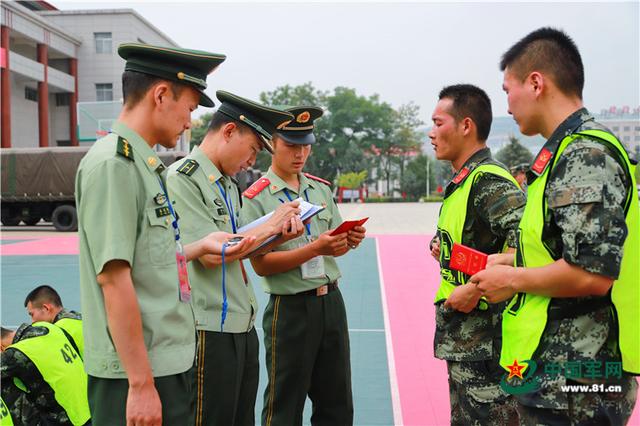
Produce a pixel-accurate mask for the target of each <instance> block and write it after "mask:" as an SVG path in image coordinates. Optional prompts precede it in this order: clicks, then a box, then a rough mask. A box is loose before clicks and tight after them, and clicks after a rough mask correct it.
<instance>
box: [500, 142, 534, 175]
mask: <svg viewBox="0 0 640 426" xmlns="http://www.w3.org/2000/svg"><path fill="white" fill-rule="evenodd" d="M496 159H497V160H498V161H500V162H501V163H503V164H504V165H505V166H507V167H513V166H517V165H518V164H522V163H527V164H531V161H532V160H533V155H532V154H531V151H529V150H528V149H527V148H526V147H525V146H524V145H522V144H521V143H520V141H519V140H518V138H517V137H515V136H513V135H511V136H509V143H508V144H507V145H506V146H505V147H504V148H502V149H501V150H500V151H498V153H497V154H496Z"/></svg>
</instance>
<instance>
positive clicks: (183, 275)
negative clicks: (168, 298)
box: [176, 241, 191, 303]
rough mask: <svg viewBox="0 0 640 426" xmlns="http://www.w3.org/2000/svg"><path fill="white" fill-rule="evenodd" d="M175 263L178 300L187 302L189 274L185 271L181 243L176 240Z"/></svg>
mask: <svg viewBox="0 0 640 426" xmlns="http://www.w3.org/2000/svg"><path fill="white" fill-rule="evenodd" d="M176 265H177V266H178V289H179V290H180V301H181V302H183V303H189V302H190V301H191V286H190V285H189V274H188V272H187V258H186V257H185V255H184V250H183V249H182V244H180V242H179V241H176Z"/></svg>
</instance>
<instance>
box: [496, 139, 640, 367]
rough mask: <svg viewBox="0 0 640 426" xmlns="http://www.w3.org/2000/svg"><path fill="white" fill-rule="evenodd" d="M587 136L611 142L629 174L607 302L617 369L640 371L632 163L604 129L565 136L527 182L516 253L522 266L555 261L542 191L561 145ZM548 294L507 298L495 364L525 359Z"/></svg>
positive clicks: (638, 235) (637, 220) (639, 249)
mask: <svg viewBox="0 0 640 426" xmlns="http://www.w3.org/2000/svg"><path fill="white" fill-rule="evenodd" d="M585 136H586V137H589V138H592V139H594V138H595V139H600V140H603V141H604V142H605V143H606V144H607V146H611V147H613V148H614V149H615V150H616V151H617V152H618V154H619V155H618V157H619V158H620V159H621V160H622V162H623V164H622V165H623V166H624V167H625V168H626V173H627V175H628V176H629V177H630V179H631V188H630V190H629V191H628V193H627V200H626V205H625V222H626V224H627V229H628V234H627V238H626V240H625V243H624V247H623V257H622V265H621V269H620V275H619V277H618V279H617V280H616V281H615V282H614V283H613V287H612V289H611V292H610V295H609V296H608V297H610V301H611V303H612V305H613V311H614V313H615V315H616V316H617V324H618V336H619V338H618V344H619V348H620V353H621V356H622V369H623V370H624V371H626V372H629V373H632V374H640V320H638V318H639V317H640V270H639V264H640V261H639V259H640V230H639V228H640V217H639V216H638V189H637V187H636V179H635V167H636V166H635V164H632V163H631V161H630V160H629V156H628V154H627V152H626V150H625V149H624V147H623V146H622V145H621V144H620V142H619V141H618V140H617V139H616V138H615V137H614V136H613V135H612V134H610V133H608V132H605V131H603V130H595V129H594V130H583V131H581V132H578V133H575V134H572V135H569V136H567V137H565V138H564V139H563V140H562V141H561V142H560V146H559V147H558V152H557V153H556V154H555V158H554V159H553V160H552V161H553V162H552V164H551V165H548V166H547V167H546V169H545V170H544V172H543V174H542V175H540V176H539V177H538V178H537V179H536V180H535V181H534V182H533V183H532V184H531V185H529V187H528V194H527V205H526V207H525V210H524V214H523V216H522V220H521V221H520V226H519V230H518V235H519V242H518V252H519V253H518V257H520V258H521V259H522V264H523V266H525V267H529V268H535V267H541V266H545V265H548V264H551V263H553V262H555V259H553V258H552V257H551V255H550V254H549V252H548V251H547V249H546V248H545V245H544V242H543V241H542V231H543V227H544V218H545V216H546V212H547V203H546V199H545V196H544V190H545V187H546V184H547V180H548V178H549V173H550V170H551V169H553V166H554V165H555V163H556V161H557V159H558V158H559V157H560V155H561V154H562V152H563V151H564V150H565V148H566V147H567V146H568V145H569V144H570V143H571V142H573V141H574V140H575V139H577V138H583V137H585ZM550 302H551V298H549V297H545V296H538V295H533V294H528V293H519V294H517V295H516V296H514V298H513V299H512V300H511V301H510V302H509V304H508V305H507V307H506V308H505V311H504V314H503V316H502V353H501V357H500V365H502V366H503V367H504V368H505V369H506V368H507V365H509V364H511V363H513V361H514V360H517V361H518V362H522V361H526V360H529V359H531V357H533V355H534V353H535V351H536V349H537V348H538V345H539V343H540V339H541V337H542V333H543V331H544V329H545V327H546V324H547V320H548V308H549V304H550Z"/></svg>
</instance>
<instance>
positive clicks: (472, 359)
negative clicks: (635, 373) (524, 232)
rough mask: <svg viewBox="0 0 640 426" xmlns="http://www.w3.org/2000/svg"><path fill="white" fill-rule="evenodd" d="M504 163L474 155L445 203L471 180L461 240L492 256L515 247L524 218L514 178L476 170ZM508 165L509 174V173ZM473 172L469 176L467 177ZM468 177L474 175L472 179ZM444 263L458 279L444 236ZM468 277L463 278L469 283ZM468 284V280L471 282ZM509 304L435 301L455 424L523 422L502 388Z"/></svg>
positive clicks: (485, 152)
mask: <svg viewBox="0 0 640 426" xmlns="http://www.w3.org/2000/svg"><path fill="white" fill-rule="evenodd" d="M482 165H495V166H498V167H501V168H503V169H504V166H502V165H501V164H500V163H498V162H496V161H494V160H492V159H491V151H490V150H489V148H484V149H481V150H479V151H478V152H476V153H475V154H473V155H472V156H471V157H470V158H469V159H468V160H467V161H466V162H465V163H464V165H463V166H462V167H461V168H460V171H459V172H458V173H457V174H456V175H455V176H454V178H453V179H452V181H451V182H449V184H448V185H447V188H446V191H445V200H444V203H447V201H448V197H450V196H451V195H452V194H453V193H454V192H455V191H458V190H461V189H460V188H461V186H462V185H463V184H471V185H472V187H471V189H470V193H469V196H468V199H467V206H466V208H467V211H466V216H465V218H464V222H462V221H461V222H460V224H461V226H462V233H461V235H462V238H461V241H460V242H461V243H462V244H464V245H465V246H468V247H472V248H474V249H476V250H479V251H481V252H484V253H487V254H492V253H499V252H501V251H503V248H504V247H505V246H506V247H515V246H516V231H517V229H518V223H519V222H520V218H521V217H522V212H523V209H524V205H525V202H526V201H525V196H524V194H523V193H522V191H521V190H520V188H519V187H518V186H517V185H516V183H515V182H512V181H511V180H509V179H507V178H505V177H503V176H499V175H496V174H493V173H489V172H479V173H478V174H477V175H474V176H475V178H472V177H471V174H472V173H473V170H475V169H476V168H478V167H480V166H482ZM506 173H507V172H506V169H505V174H506ZM466 176H469V177H466ZM468 179H474V180H473V181H472V182H467V180H468ZM442 232H445V231H442V230H440V229H438V233H437V235H436V236H437V237H438V238H439V239H440V254H441V259H440V264H441V270H442V275H443V277H453V276H457V274H452V273H451V270H449V269H448V263H449V259H448V254H449V253H450V251H451V247H450V243H449V242H448V240H449V238H447V236H445V235H441V233H442ZM468 278H469V277H468V276H466V275H465V276H464V279H463V280H462V281H463V282H462V283H464V282H466V280H467V279H468ZM467 285H468V284H467ZM504 307H505V303H500V304H496V305H489V304H487V303H486V302H485V301H482V300H481V301H480V303H479V304H478V306H477V307H476V308H474V309H473V310H472V311H471V312H469V313H463V312H460V311H457V310H454V309H451V308H445V307H444V300H440V301H438V302H437V303H436V332H435V339H434V348H435V356H436V358H439V359H443V360H446V361H447V371H448V374H449V398H450V405H451V424H452V425H489V424H496V425H497V424H500V425H512V424H517V423H518V416H517V413H516V409H515V401H514V400H513V398H512V397H510V396H509V395H508V394H506V393H505V392H504V391H502V389H500V380H501V378H502V376H503V373H504V371H503V370H502V368H501V367H500V365H499V364H498V360H499V358H500V345H501V335H502V333H501V329H500V324H501V317H502V310H503V309H504Z"/></svg>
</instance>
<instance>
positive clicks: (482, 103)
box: [438, 84, 493, 141]
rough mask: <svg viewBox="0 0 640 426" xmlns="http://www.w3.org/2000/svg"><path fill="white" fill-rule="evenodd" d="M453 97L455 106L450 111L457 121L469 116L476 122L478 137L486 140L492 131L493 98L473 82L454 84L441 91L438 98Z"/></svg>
mask: <svg viewBox="0 0 640 426" xmlns="http://www.w3.org/2000/svg"><path fill="white" fill-rule="evenodd" d="M445 98H446V99H451V100H452V101H453V107H452V109H451V111H449V113H450V114H451V115H452V116H453V118H455V120H456V122H460V121H461V120H463V119H465V118H466V117H469V118H471V119H472V120H473V122H474V123H475V124H476V128H477V129H478V139H480V140H481V141H486V140H487V138H488V137H489V132H490V131H491V120H492V119H493V113H492V112H491V100H490V99H489V96H487V94H486V93H485V91H484V90H482V89H481V88H479V87H477V86H474V85H473V84H454V85H451V86H447V87H445V88H443V89H442V90H441V91H440V94H439V95H438V99H440V100H442V99H445Z"/></svg>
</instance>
